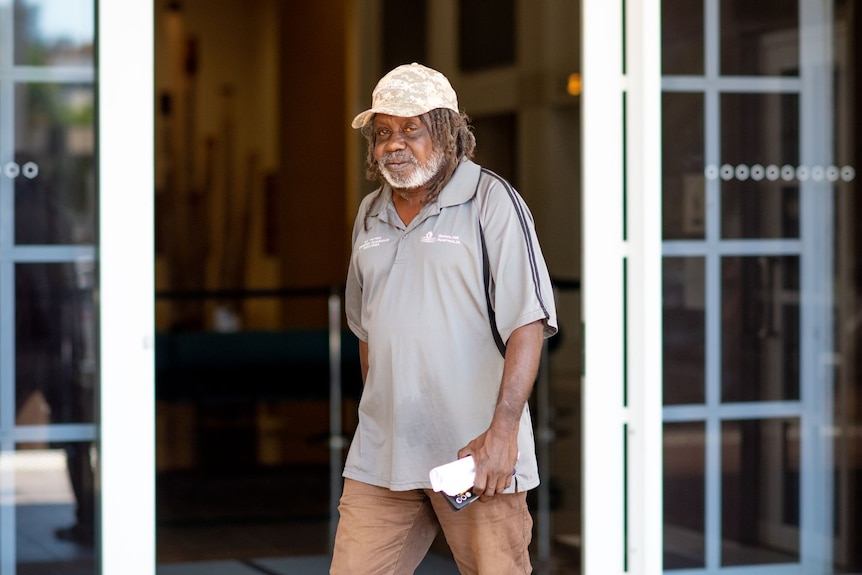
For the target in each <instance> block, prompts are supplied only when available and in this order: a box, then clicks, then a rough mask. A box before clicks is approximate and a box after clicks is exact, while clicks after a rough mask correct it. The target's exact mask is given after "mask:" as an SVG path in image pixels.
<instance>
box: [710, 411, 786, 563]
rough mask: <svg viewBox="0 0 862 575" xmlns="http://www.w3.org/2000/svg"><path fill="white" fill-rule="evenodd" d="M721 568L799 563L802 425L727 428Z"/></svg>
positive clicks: (731, 424) (772, 422) (773, 422)
mask: <svg viewBox="0 0 862 575" xmlns="http://www.w3.org/2000/svg"><path fill="white" fill-rule="evenodd" d="M721 450H722V452H721V456H722V462H721V467H722V469H721V471H722V486H721V523H722V525H721V534H722V548H721V564H722V565H723V566H731V565H760V564H767V563H789V562H795V561H798V560H799V531H798V530H796V529H788V527H798V525H799V498H800V495H801V494H800V485H799V422H798V420H796V419H761V420H745V421H725V422H723V423H722V426H721Z"/></svg>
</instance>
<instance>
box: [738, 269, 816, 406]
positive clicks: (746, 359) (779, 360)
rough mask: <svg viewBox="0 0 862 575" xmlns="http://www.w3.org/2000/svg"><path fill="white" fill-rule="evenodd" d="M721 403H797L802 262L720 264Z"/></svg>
mask: <svg viewBox="0 0 862 575" xmlns="http://www.w3.org/2000/svg"><path fill="white" fill-rule="evenodd" d="M721 288H722V295H721V318H722V322H721V323H722V338H721V344H722V345H721V383H722V386H721V399H722V401H724V402H738V401H780V400H795V399H799V258H798V257H795V256H793V257H791V256H787V257H769V256H762V257H726V258H723V259H722V263H721Z"/></svg>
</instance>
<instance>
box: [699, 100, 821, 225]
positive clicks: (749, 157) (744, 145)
mask: <svg viewBox="0 0 862 575" xmlns="http://www.w3.org/2000/svg"><path fill="white" fill-rule="evenodd" d="M721 158H722V165H721V168H720V169H719V170H717V171H713V172H711V173H710V175H711V177H713V178H720V179H721V208H722V209H721V223H722V226H721V232H722V234H721V235H722V237H725V238H756V237H761V238H794V237H798V236H799V187H798V181H799V180H800V179H805V178H806V177H807V176H806V174H807V172H806V171H805V168H804V167H803V168H802V169H801V171H800V169H799V166H798V162H799V96H798V95H797V94H722V96H721ZM821 179H822V178H821Z"/></svg>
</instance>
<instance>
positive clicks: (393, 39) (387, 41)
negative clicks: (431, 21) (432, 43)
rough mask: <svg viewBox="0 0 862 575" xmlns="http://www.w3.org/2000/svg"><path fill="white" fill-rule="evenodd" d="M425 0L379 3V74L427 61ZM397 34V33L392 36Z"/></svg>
mask: <svg viewBox="0 0 862 575" xmlns="http://www.w3.org/2000/svg"><path fill="white" fill-rule="evenodd" d="M425 4H426V0H411V1H410V2H403V1H401V0H384V1H383V9H382V16H383V29H384V30H388V31H391V32H392V33H390V34H382V37H381V42H382V46H383V70H384V71H389V70H391V69H393V68H395V67H396V66H400V65H401V64H409V63H410V62H420V63H425V62H426V61H427V58H426V55H425V54H426V52H425V46H426V44H427V42H426V39H425V38H426V35H427V28H428V26H427V23H426V20H427V18H426V6H425ZM396 31H397V32H396Z"/></svg>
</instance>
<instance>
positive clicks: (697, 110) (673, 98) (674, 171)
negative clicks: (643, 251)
mask: <svg viewBox="0 0 862 575" xmlns="http://www.w3.org/2000/svg"><path fill="white" fill-rule="evenodd" d="M662 108H663V109H664V110H665V113H663V114H662V132H663V133H664V134H673V137H670V138H667V137H666V138H662V226H663V235H664V238H665V239H670V240H672V239H702V238H703V237H704V234H705V233H706V206H705V204H706V200H705V196H704V182H705V180H704V166H703V145H704V132H703V94H687V93H686V94H681V93H675V92H665V93H664V94H663V96H662Z"/></svg>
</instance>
